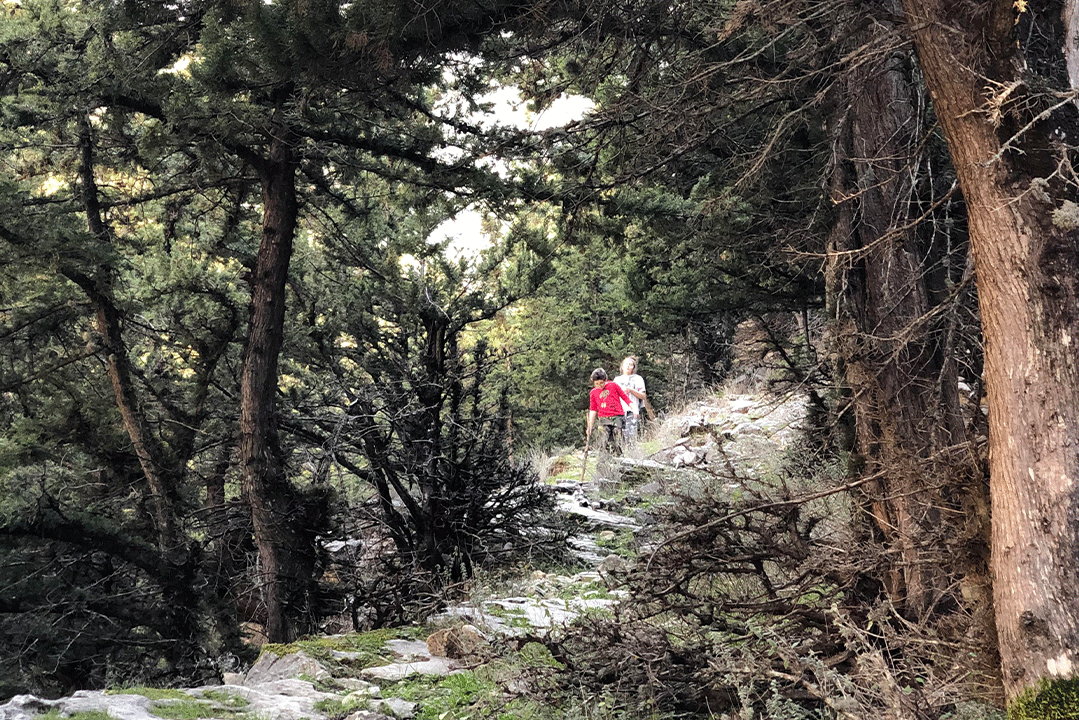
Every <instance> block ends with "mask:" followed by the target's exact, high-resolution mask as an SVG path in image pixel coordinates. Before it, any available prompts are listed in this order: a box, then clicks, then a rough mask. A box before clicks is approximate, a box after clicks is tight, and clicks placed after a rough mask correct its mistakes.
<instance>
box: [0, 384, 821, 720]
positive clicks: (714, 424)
mask: <svg viewBox="0 0 1079 720" xmlns="http://www.w3.org/2000/svg"><path fill="white" fill-rule="evenodd" d="M804 416H805V405H804V401H803V399H802V397H801V396H800V395H799V394H791V395H788V396H775V395H770V394H767V393H759V392H735V391H734V390H733V389H732V388H727V389H722V390H717V391H715V392H714V393H711V394H709V395H708V396H706V397H703V398H702V399H700V400H699V401H697V402H694V403H691V404H690V405H688V406H687V407H684V408H681V409H679V410H678V411H676V412H670V413H662V414H661V416H660V417H659V418H657V420H656V421H655V422H651V423H648V424H647V425H646V427H645V429H644V431H643V432H642V437H641V439H640V441H639V442H638V443H635V444H633V445H631V446H629V447H627V448H626V449H625V452H624V453H623V454H622V456H620V457H615V456H612V455H610V454H607V453H604V452H600V451H598V450H592V451H591V452H590V453H588V455H587V465H585V464H584V463H585V457H584V453H583V451H582V449H580V448H577V449H572V450H569V451H566V452H562V453H554V454H543V455H542V456H540V455H537V456H536V458H535V460H534V462H533V464H534V465H535V466H536V468H537V471H538V472H539V473H540V476H541V478H542V480H543V481H544V482H546V483H548V484H549V485H551V486H552V487H553V488H554V489H555V490H556V491H557V494H558V498H559V506H560V508H561V510H562V511H563V512H564V513H565V514H566V515H567V516H568V517H569V518H570V519H571V520H572V523H571V526H572V527H574V528H575V531H574V533H573V535H572V537H571V541H570V543H571V546H572V548H573V553H574V555H575V556H576V566H575V567H574V568H572V569H567V568H558V567H551V566H549V565H543V564H542V563H540V562H537V563H535V564H534V565H531V566H527V565H526V566H524V567H521V568H519V570H518V571H517V572H516V573H515V574H511V575H507V574H505V573H500V574H498V575H497V576H494V575H492V576H490V577H484V576H483V575H482V574H481V575H480V576H479V577H477V578H476V580H475V581H474V582H473V583H472V584H471V585H470V587H469V588H468V592H467V595H466V597H465V599H464V600H462V601H461V602H459V603H457V604H455V605H453V606H451V607H449V608H448V609H447V610H446V611H445V612H443V613H442V614H441V615H440V616H439V617H437V618H435V619H434V620H433V621H432V622H431V623H430V624H428V625H426V626H424V627H415V628H404V629H384V630H378V631H374V632H368V633H345V634H337V635H332V636H326V637H322V638H313V639H309V640H305V641H302V642H298V643H294V644H292V645H289V646H279V645H267V646H265V647H264V648H263V649H262V654H261V657H260V659H259V660H258V662H257V663H256V664H255V665H254V666H253V667H251V668H249V669H247V670H246V671H245V672H243V673H226V674H225V676H224V684H222V685H215V686H207V687H201V688H190V689H182V690H153V689H149V688H126V689H121V690H114V691H105V692H99V691H83V692H79V693H76V694H75V695H74V696H71V697H68V698H62V699H60V700H44V699H40V698H34V697H32V696H19V697H16V698H14V699H13V700H12V701H10V702H9V703H8V704H6V705H2V706H0V720H30V719H31V718H34V717H35V716H38V717H40V715H41V714H43V713H44V714H46V715H47V716H48V717H50V718H59V717H73V718H74V719H75V720H106V718H113V719H114V720H155V719H156V718H167V719H173V720H194V719H195V718H221V719H222V720H225V719H227V720H384V719H385V718H398V719H407V718H416V719H417V720H477V719H478V718H485V717H490V718H496V717H498V718H537V719H539V718H544V719H547V718H556V717H568V716H565V715H562V714H560V713H559V712H558V711H557V710H555V709H553V708H550V707H546V708H544V707H541V706H537V705H536V704H535V701H534V700H526V699H524V698H514V686H515V683H522V682H524V681H523V680H521V679H520V678H524V677H529V676H532V675H534V673H535V672H536V671H541V670H542V669H543V668H545V667H547V668H549V667H551V666H552V664H555V662H556V661H555V660H554V659H553V658H552V657H551V655H550V653H549V652H547V651H546V649H545V646H544V643H543V642H536V640H537V639H541V638H542V637H543V636H544V635H548V634H551V633H559V632H562V631H564V630H565V628H567V627H568V625H569V624H570V623H572V622H573V621H574V620H575V619H576V618H578V617H579V616H581V615H582V614H586V613H594V612H599V613H614V612H616V609H617V603H618V602H619V601H620V599H621V598H622V595H623V593H622V592H621V591H620V590H619V589H618V588H617V582H616V581H614V578H616V576H617V575H618V574H619V573H621V572H624V571H625V569H626V568H627V567H628V565H629V564H631V563H634V562H636V561H637V560H638V558H641V557H644V556H645V554H646V553H647V542H648V541H647V538H648V537H649V535H648V533H647V528H648V526H649V524H650V523H652V522H653V521H654V520H655V518H656V514H657V510H658V509H659V508H660V507H661V506H662V505H663V504H664V503H669V502H675V501H676V500H675V498H679V497H681V498H684V497H686V496H687V495H688V494H692V492H693V488H692V485H693V484H707V485H711V486H712V487H711V491H713V492H714V491H715V489H716V486H717V485H718V486H719V487H721V488H728V489H730V490H734V489H735V488H737V486H738V485H739V484H740V483H743V482H751V481H752V479H753V478H755V477H760V476H761V475H763V474H767V473H771V472H774V471H775V470H777V468H778V464H779V463H780V462H781V459H782V458H783V457H784V456H785V454H786V453H785V449H786V448H788V447H789V446H790V445H791V443H792V442H793V441H794V440H795V439H796V438H797V437H798V430H799V424H800V423H801V421H802V420H803V418H804ZM582 568H583V569H582ZM591 717H594V718H602V717H603V715H602V713H599V712H597V713H593V714H592V715H591Z"/></svg>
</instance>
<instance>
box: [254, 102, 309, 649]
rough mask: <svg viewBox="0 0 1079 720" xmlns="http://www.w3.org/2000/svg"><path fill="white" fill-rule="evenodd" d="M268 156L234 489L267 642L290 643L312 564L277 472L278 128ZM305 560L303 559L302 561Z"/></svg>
mask: <svg viewBox="0 0 1079 720" xmlns="http://www.w3.org/2000/svg"><path fill="white" fill-rule="evenodd" d="M275 126H276V127H277V129H278V130H279V134H278V137H275V138H274V139H273V141H272V144H271V147H270V152H269V157H268V158H265V159H261V160H259V161H258V162H257V167H258V170H259V176H260V180H261V182H262V212H263V216H262V242H261V244H260V245H259V250H258V256H257V258H256V264H255V271H254V274H253V277H252V280H251V284H252V288H251V320H250V325H249V327H248V331H247V343H246V345H245V347H244V363H243V371H242V374H241V380H240V382H241V387H240V462H241V466H242V469H241V473H242V490H243V496H244V499H245V501H246V502H247V504H248V506H249V507H250V509H251V520H252V525H253V529H254V535H255V544H256V546H257V548H258V556H259V565H260V567H259V584H260V587H261V589H262V595H263V602H264V603H265V605H266V616H267V620H266V636H267V638H268V639H269V641H270V642H275V643H278V642H291V641H292V640H294V639H295V638H296V637H297V635H298V632H299V630H300V627H299V625H298V622H297V621H298V620H299V618H300V617H301V616H302V614H303V597H304V594H305V591H306V589H307V584H308V578H309V576H310V570H309V568H310V566H311V564H312V558H311V557H310V556H309V555H307V553H306V550H307V549H306V548H304V543H303V542H302V540H301V539H302V537H303V534H302V532H301V531H300V530H299V529H298V528H297V527H296V522H297V518H299V517H302V513H298V512H296V510H297V507H296V504H297V498H296V495H297V494H296V492H295V490H294V489H293V488H292V486H291V484H290V483H289V481H288V478H287V477H286V473H285V459H284V455H283V452H282V449H281V443H280V440H279V437H278V431H277V417H276V395H277V369H278V357H279V355H280V352H281V346H282V343H283V340H284V323H285V289H286V280H287V279H288V268H289V261H290V259H291V257H292V244H293V238H294V236H295V232H296V222H297V216H298V213H299V210H298V206H297V200H296V169H297V160H296V150H295V147H294V146H293V142H294V138H292V137H291V136H290V135H289V134H288V133H287V131H286V130H285V129H284V127H283V125H282V124H280V123H275ZM305 555H307V556H306V557H305Z"/></svg>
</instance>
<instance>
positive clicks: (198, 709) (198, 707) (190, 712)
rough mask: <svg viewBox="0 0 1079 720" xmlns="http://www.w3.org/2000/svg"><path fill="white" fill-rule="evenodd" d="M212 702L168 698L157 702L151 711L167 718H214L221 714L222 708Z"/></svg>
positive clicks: (169, 719)
mask: <svg viewBox="0 0 1079 720" xmlns="http://www.w3.org/2000/svg"><path fill="white" fill-rule="evenodd" d="M215 710H217V708H215V707H214V705H213V704H212V703H208V702H200V701H198V700H192V699H188V700H178V701H177V700H168V701H164V702H155V703H154V706H153V707H152V708H150V712H152V713H153V714H154V715H157V716H158V717H162V718H167V720H197V719H198V718H212V717H217V716H218V714H220V710H218V711H217V712H215Z"/></svg>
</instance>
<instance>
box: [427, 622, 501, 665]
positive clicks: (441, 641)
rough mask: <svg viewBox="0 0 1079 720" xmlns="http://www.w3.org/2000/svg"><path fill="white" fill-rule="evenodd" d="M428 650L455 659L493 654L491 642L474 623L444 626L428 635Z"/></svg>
mask: <svg viewBox="0 0 1079 720" xmlns="http://www.w3.org/2000/svg"><path fill="white" fill-rule="evenodd" d="M427 652H429V653H431V655H432V656H435V657H447V658H453V659H454V660H463V659H465V658H480V659H482V658H486V657H489V656H490V654H491V643H490V642H489V641H488V640H487V638H486V637H484V636H483V633H481V632H480V631H479V630H477V629H476V627H475V626H473V625H462V626H461V627H458V628H444V629H442V630H438V631H436V632H433V633H431V635H429V636H428V637H427Z"/></svg>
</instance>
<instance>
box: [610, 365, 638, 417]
mask: <svg viewBox="0 0 1079 720" xmlns="http://www.w3.org/2000/svg"><path fill="white" fill-rule="evenodd" d="M614 381H615V382H616V383H618V386H619V387H621V388H622V389H623V390H625V391H626V395H629V399H630V404H629V405H628V406H627V405H626V401H625V400H623V401H622V411H623V412H631V413H633V414H634V415H640V414H641V399H640V398H639V397H637V396H636V395H634V394H633V393H631V392H629V391H630V389H633V390H636V391H637V392H640V393H643V392H644V391H645V390H644V378H643V377H641V376H640V375H619V376H618V377H616V378H615V379H614Z"/></svg>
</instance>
